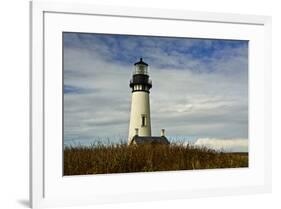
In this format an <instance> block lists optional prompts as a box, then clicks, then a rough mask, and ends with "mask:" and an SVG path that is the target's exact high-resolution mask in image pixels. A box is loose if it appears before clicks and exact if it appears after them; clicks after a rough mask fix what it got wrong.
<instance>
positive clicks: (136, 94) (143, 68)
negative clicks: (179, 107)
mask: <svg viewBox="0 0 281 209" xmlns="http://www.w3.org/2000/svg"><path fill="white" fill-rule="evenodd" d="M130 87H131V88H132V103H131V116H130V125H129V137H128V144H130V143H131V141H132V139H133V137H134V136H135V135H138V136H141V137H142V136H143V137H147V136H151V121H150V104H149V90H150V89H151V87H152V82H151V80H150V79H149V75H148V64H146V63H145V62H143V60H142V58H140V61H139V62H136V63H135V69H134V72H133V78H132V80H131V81H130Z"/></svg>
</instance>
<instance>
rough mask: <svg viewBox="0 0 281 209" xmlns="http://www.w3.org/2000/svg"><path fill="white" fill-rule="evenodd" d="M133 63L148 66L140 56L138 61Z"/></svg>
mask: <svg viewBox="0 0 281 209" xmlns="http://www.w3.org/2000/svg"><path fill="white" fill-rule="evenodd" d="M135 65H145V66H148V64H146V63H145V62H144V61H142V58H140V61H138V62H136V63H135Z"/></svg>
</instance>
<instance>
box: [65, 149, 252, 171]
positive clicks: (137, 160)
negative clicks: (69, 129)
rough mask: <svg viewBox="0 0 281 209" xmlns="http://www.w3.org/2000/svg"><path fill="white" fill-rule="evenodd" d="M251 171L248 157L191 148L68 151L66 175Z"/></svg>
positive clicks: (66, 154) (244, 154) (66, 155)
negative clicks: (238, 169)
mask: <svg viewBox="0 0 281 209" xmlns="http://www.w3.org/2000/svg"><path fill="white" fill-rule="evenodd" d="M239 167H248V153H223V152H217V151H214V150H211V149H207V148H204V147H203V148H198V147H194V146H191V145H187V146H184V145H178V144H170V145H138V146H136V145H133V146H127V145H126V144H117V145H108V146H105V145H101V144H99V145H95V146H90V147H83V146H79V147H65V149H64V175H85V174H106V173H128V172H150V171H170V170H192V169H213V168H239Z"/></svg>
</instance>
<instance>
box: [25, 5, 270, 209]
mask: <svg viewBox="0 0 281 209" xmlns="http://www.w3.org/2000/svg"><path fill="white" fill-rule="evenodd" d="M30 13H31V34H30V36H31V47H30V50H31V73H30V83H31V91H30V94H31V95H30V96H31V101H30V108H31V109H30V112H31V116H30V124H31V130H30V136H31V137H30V165H31V166H30V168H31V169H30V203H31V206H32V208H43V207H49V206H70V205H79V204H81V205H85V204H99V203H109V202H111V203H113V202H132V201H149V200H162V199H177V198H190V197H204V196H217V195H235V194H249V193H264V192H270V191H271V18H270V17H267V16H254V15H238V14H218V13H208V12H190V11H184V10H183V11H175V10H163V9H151V8H147V9H144V8H143V9H139V8H126V7H105V6H97V5H90V4H89V5H87V4H68V3H54V2H52V3H50V2H36V1H35V2H32V3H31V10H30ZM142 21H145V22H146V23H147V25H148V27H147V28H146V30H139V29H138V28H137V27H136V28H134V27H133V25H132V24H134V23H141V22H142ZM82 22H83V24H81V23H82ZM112 23H118V24H119V25H118V28H116V27H115V26H114V24H112ZM93 24H96V25H95V26H97V27H96V28H98V29H93V27H92V26H91V25H93ZM185 24H187V25H185ZM110 25H111V26H112V27H108V26H110ZM163 25H169V27H168V28H170V30H169V31H167V29H166V30H164V28H163V27H164V26H163ZM155 26H157V27H155ZM158 26H159V27H158ZM181 26H190V27H189V28H188V29H189V34H188V36H189V37H196V38H201V37H204V38H226V39H227V38H229V39H246V40H249V41H250V44H249V47H250V49H249V50H250V57H249V63H250V65H249V71H250V74H249V75H250V76H249V93H250V94H249V95H250V96H249V101H250V102H249V110H250V114H249V123H250V124H249V141H250V146H249V150H250V151H249V154H250V155H249V157H250V166H249V168H246V169H223V170H221V169H217V170H208V171H206V170H205V171H200V170H197V171H172V172H161V173H159V172H154V173H134V174H112V175H98V176H93V175H89V176H76V177H64V176H62V172H61V170H62V167H61V166H62V161H61V157H62V154H61V151H62V149H61V148H62V142H61V141H60V140H59V139H58V138H59V136H62V126H61V120H62V119H61V116H59V115H61V109H60V108H61V99H60V98H61V97H62V89H61V88H58V86H60V85H61V83H60V82H62V77H61V76H62V72H61V70H62V68H61V62H62V60H61V55H60V54H61V47H62V45H61V40H60V39H59V34H60V33H61V32H62V31H76V32H85V31H87V32H103V33H119V34H140V35H159V36H165V35H169V36H182V37H186V36H187V35H186V30H183V27H181ZM97 30H99V31H97ZM57 55H58V56H57ZM52 69H53V70H52ZM50 78H52V81H51V80H50ZM57 117H58V118H57ZM57 145H59V146H57ZM51 148H52V150H51ZM136 179H138V180H137V181H136ZM133 182H135V185H134V187H132V183H133ZM145 184H148V185H149V187H145V186H144V185H145ZM82 189H83V190H82Z"/></svg>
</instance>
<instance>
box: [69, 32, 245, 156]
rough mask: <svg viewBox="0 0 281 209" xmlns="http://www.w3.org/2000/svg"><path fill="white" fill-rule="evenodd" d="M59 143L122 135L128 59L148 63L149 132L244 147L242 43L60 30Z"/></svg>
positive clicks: (233, 148) (127, 98) (127, 103)
mask: <svg viewBox="0 0 281 209" xmlns="http://www.w3.org/2000/svg"><path fill="white" fill-rule="evenodd" d="M63 39H64V40H63V43H64V45H63V52H64V53H63V54H64V58H63V59H64V60H63V63H64V65H63V71H64V144H65V145H69V144H72V145H73V144H85V145H86V144H89V143H95V142H96V141H102V142H105V141H116V140H117V141H119V140H120V139H122V140H127V137H128V128H129V116H130V102H131V94H132V93H131V89H130V88H129V80H130V79H131V77H132V72H133V67H134V63H135V62H137V61H139V59H140V57H142V58H143V60H144V61H145V62H146V63H147V64H148V65H149V75H150V79H151V80H152V89H151V91H150V111H151V124H152V135H154V136H159V135H160V130H161V129H162V128H165V130H166V135H167V137H168V139H169V140H171V141H173V142H177V141H186V140H187V141H191V142H192V143H194V144H195V145H198V146H209V147H211V148H216V149H228V150H230V151H247V150H248V41H242V40H214V39H212V40H211V39H195V38H176V37H153V36H128V35H110V34H89V33H68V32H67V33H63Z"/></svg>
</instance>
